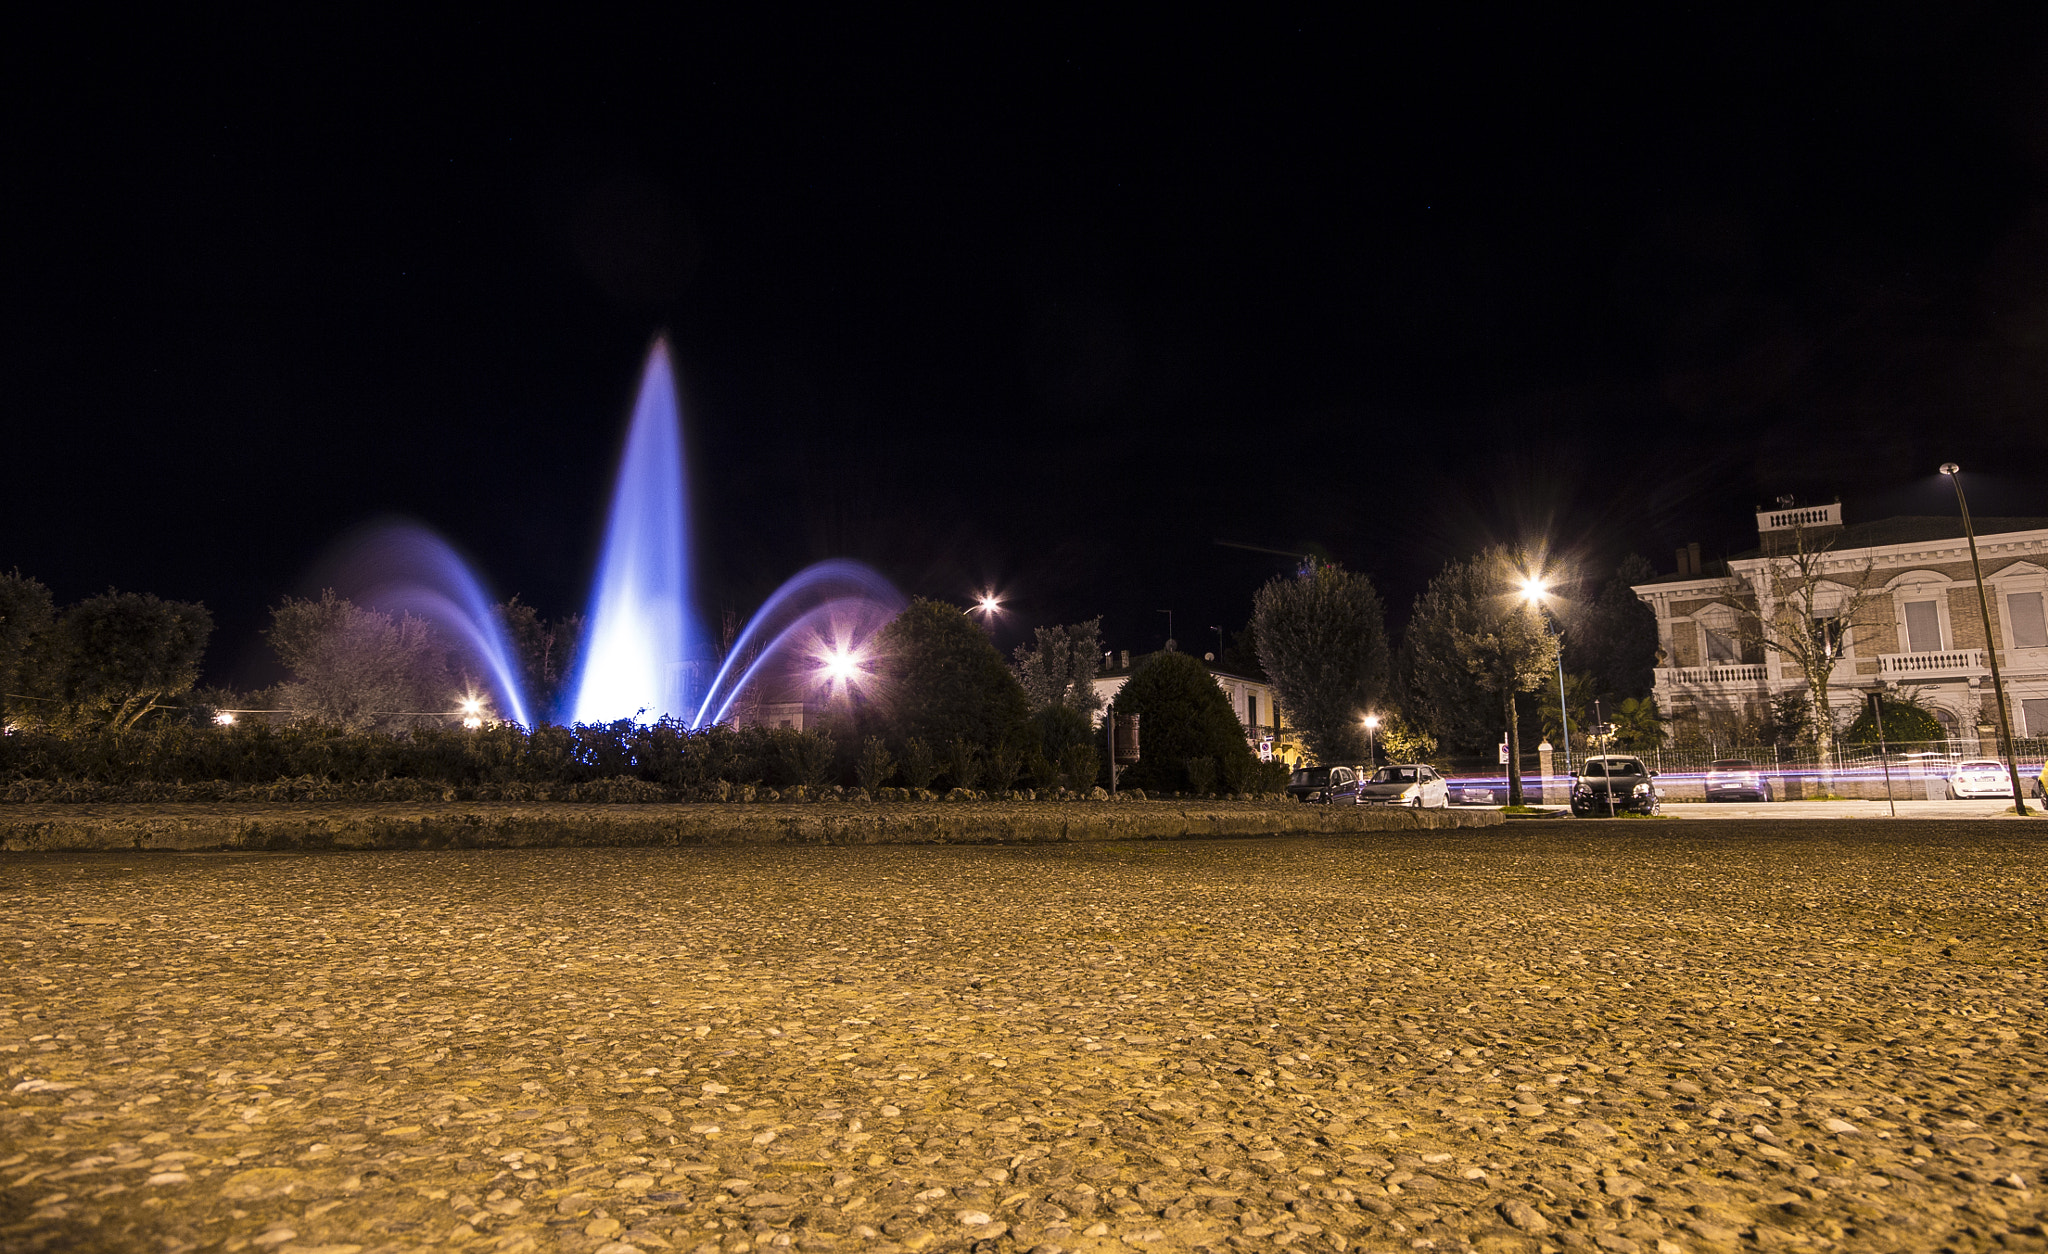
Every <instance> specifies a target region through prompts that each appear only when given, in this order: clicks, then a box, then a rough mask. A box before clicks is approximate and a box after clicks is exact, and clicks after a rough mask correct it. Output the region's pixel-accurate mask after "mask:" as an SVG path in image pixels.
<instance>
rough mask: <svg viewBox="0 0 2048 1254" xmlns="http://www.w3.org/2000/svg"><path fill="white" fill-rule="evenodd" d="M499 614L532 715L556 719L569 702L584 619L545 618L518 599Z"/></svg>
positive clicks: (508, 602)
mask: <svg viewBox="0 0 2048 1254" xmlns="http://www.w3.org/2000/svg"><path fill="white" fill-rule="evenodd" d="M497 611H498V622H499V623H500V624H501V625H502V626H503V627H504V628H505V638H506V640H507V641H508V642H509V643H510V644H511V646H512V656H513V660H514V662H515V664H516V665H517V666H518V667H519V681H520V685H521V686H522V687H523V688H525V690H526V700H527V705H528V707H529V712H530V713H532V714H533V715H534V717H536V718H552V717H554V716H555V713H556V711H558V710H562V709H563V708H564V707H565V706H566V705H567V703H568V695H569V694H568V691H567V688H568V685H569V681H570V678H571V677H572V676H574V675H575V673H576V660H577V659H576V651H577V648H578V646H579V645H581V644H582V641H583V616H582V615H580V614H571V615H569V616H567V617H565V618H557V619H545V618H542V617H541V616H540V612H539V611H538V610H536V609H534V608H533V607H532V606H531V605H527V604H524V603H523V602H521V601H520V599H519V598H518V597H516V596H515V597H513V598H512V599H511V600H509V601H506V602H505V603H504V604H502V605H500V606H498V607H497Z"/></svg>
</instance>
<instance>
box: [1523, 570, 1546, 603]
mask: <svg viewBox="0 0 2048 1254" xmlns="http://www.w3.org/2000/svg"><path fill="white" fill-rule="evenodd" d="M1549 595H1550V584H1549V582H1548V581H1547V580H1545V579H1544V578H1543V576H1541V575H1530V576H1529V577H1528V578H1526V579H1524V580H1522V599H1523V600H1524V601H1541V600H1542V599H1543V598H1544V597H1547V596H1549Z"/></svg>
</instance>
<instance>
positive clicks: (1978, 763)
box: [1948, 758, 2012, 801]
mask: <svg viewBox="0 0 2048 1254" xmlns="http://www.w3.org/2000/svg"><path fill="white" fill-rule="evenodd" d="M2011 796H2012V776H2011V775H2008V774H2007V773H2006V770H2005V763H2003V762H1993V761H1991V760H1990V759H1989V758H1977V759H1974V760H1972V761H1969V762H1961V763H1958V764H1957V765H1956V773H1955V774H1953V775H1951V776H1949V777H1948V799H1949V800H1950V801H1975V800H1976V799H1977V798H1979V797H1986V798H1989V797H2011Z"/></svg>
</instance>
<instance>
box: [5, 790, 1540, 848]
mask: <svg viewBox="0 0 2048 1254" xmlns="http://www.w3.org/2000/svg"><path fill="white" fill-rule="evenodd" d="M1500 821H1501V816H1500V814H1499V813H1498V812H1496V811H1489V810H1449V809H1445V810H1408V809H1401V808H1385V807H1377V806H1313V805H1302V804H1300V803H1299V802H1279V803H1273V802H1256V801H1201V802H1188V801H1116V802H1108V801H1075V802H1057V801H1034V802H1002V801H994V802H966V803H960V804H930V803H883V804H875V803H865V804H854V803H849V802H824V803H816V804H808V803H798V804H761V803H757V804H752V805H715V804H702V803H699V804H690V805H588V804H571V803H560V802H557V803H534V804H520V803H510V802H387V803H381V804H365V805H323V804H314V803H308V804H290V805H271V804H259V805H251V804H246V803H240V802H213V803H206V802H199V803H191V802H186V803H174V804H163V803H148V804H111V805H100V804H87V805H7V806H0V852H6V853H50V852H59V851H65V850H136V851H145V852H146V851H163V850H175V851H180V852H191V851H194V850H202V849H222V850H226V849H265V850H278V849H320V850H330V849H537V848H557V847H561V848H588V847H615V846H627V845H638V846H654V847H666V846H675V845H732V844H792V845H871V844H942V845H943V844H991V843H1007V844H1036V843H1059V842H1069V841H1096V840H1180V839H1184V838H1188V837H1203V836H1206V837H1216V836H1272V835H1281V834H1316V835H1329V834H1336V833H1345V832H1382V831H1401V830H1413V829H1417V828H1438V827H1483V826H1487V825H1489V824H1498V823H1500Z"/></svg>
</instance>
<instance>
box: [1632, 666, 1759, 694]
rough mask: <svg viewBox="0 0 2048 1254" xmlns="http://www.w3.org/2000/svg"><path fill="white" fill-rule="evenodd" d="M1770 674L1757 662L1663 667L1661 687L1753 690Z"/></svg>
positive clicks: (1658, 680)
mask: <svg viewBox="0 0 2048 1254" xmlns="http://www.w3.org/2000/svg"><path fill="white" fill-rule="evenodd" d="M1767 675H1768V672H1766V671H1765V669H1764V667H1763V665H1762V664H1761V663H1757V662H1725V663H1722V664H1721V665H1718V666H1661V667H1658V668H1657V684H1658V686H1659V687H1688V688H1727V687H1742V688H1753V687H1755V686H1756V685H1758V684H1760V683H1763V682H1764V680H1765V679H1766V678H1767Z"/></svg>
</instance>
